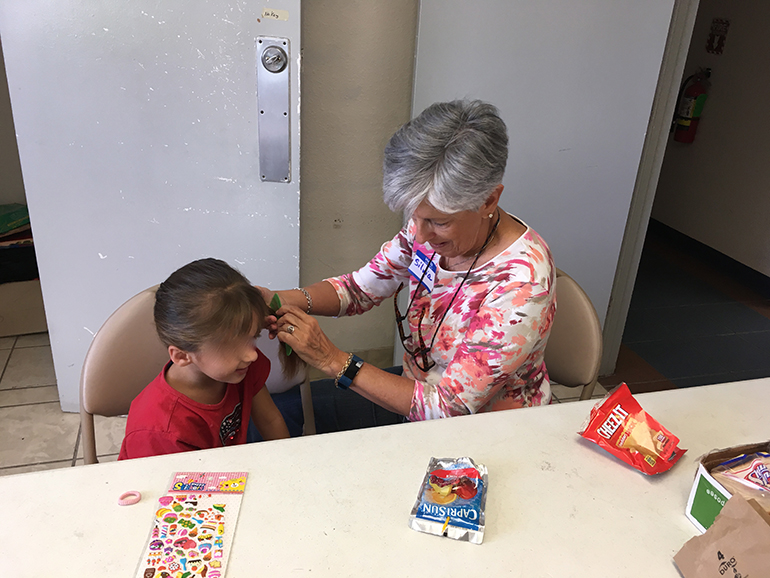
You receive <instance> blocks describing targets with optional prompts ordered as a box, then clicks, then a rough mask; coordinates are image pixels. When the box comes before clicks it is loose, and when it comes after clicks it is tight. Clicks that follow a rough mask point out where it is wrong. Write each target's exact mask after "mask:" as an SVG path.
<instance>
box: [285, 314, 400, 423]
mask: <svg viewBox="0 0 770 578" xmlns="http://www.w3.org/2000/svg"><path fill="white" fill-rule="evenodd" d="M278 315H279V319H278V322H277V329H278V339H280V340H281V341H282V342H284V343H288V344H289V345H291V347H292V349H293V350H294V351H296V352H297V353H298V354H299V356H300V357H301V358H302V359H303V360H304V361H305V362H306V363H308V364H309V365H312V366H313V367H315V368H316V369H318V370H320V371H322V372H324V373H325V374H326V375H328V376H329V377H332V378H336V377H337V375H338V374H339V373H340V371H342V368H343V367H344V366H345V363H346V362H347V360H348V357H349V355H350V354H349V353H347V352H345V351H342V350H341V349H339V348H338V347H337V346H336V345H334V344H333V343H332V342H331V340H329V338H328V337H327V336H326V334H325V333H324V332H323V331H322V330H321V328H320V327H319V325H318V321H317V320H315V319H313V318H312V317H311V316H309V315H307V314H306V313H305V312H304V311H302V310H301V309H300V308H299V307H294V306H292V305H288V306H284V307H281V309H279V310H278ZM290 327H293V329H290ZM351 389H352V390H353V391H355V392H357V393H359V394H360V395H362V396H363V397H365V398H366V399H368V400H370V401H373V402H374V403H376V404H377V405H380V406H382V407H384V408H385V409H387V410H389V411H392V412H394V413H398V414H401V415H408V414H409V409H410V406H411V403H412V393H413V392H414V381H413V380H411V379H408V378H406V377H401V376H398V375H393V374H392V373H388V372H387V371H383V370H381V369H379V368H377V367H374V366H373V365H369V364H368V363H365V364H364V365H363V367H362V368H361V369H360V371H359V372H358V375H356V377H355V379H354V380H353V385H352V386H351Z"/></svg>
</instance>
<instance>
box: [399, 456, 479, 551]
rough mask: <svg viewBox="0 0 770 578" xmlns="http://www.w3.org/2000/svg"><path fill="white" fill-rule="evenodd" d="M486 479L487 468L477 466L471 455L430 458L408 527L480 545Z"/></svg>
mask: <svg viewBox="0 0 770 578" xmlns="http://www.w3.org/2000/svg"><path fill="white" fill-rule="evenodd" d="M487 481H488V477H487V468H486V467H484V466H483V465H482V464H478V465H476V464H475V463H474V462H473V460H472V459H471V458H467V457H464V458H441V459H439V458H431V459H430V462H428V468H427V470H426V471H425V477H424V478H423V480H422V486H421V487H420V492H419V494H418V495H417V501H416V502H415V503H414V507H413V508H412V513H411V515H410V516H409V527H410V528H412V529H413V530H417V531H418V532H426V533H428V534H435V535H437V536H444V537H446V538H452V539H454V540H463V541H466V542H472V543H473V544H481V542H482V540H483V539H484V508H485V506H486V502H487Z"/></svg>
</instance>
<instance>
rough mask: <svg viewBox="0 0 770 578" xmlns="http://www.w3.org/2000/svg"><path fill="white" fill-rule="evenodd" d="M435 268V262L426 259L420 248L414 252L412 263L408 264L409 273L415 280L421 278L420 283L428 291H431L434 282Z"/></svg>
mask: <svg viewBox="0 0 770 578" xmlns="http://www.w3.org/2000/svg"><path fill="white" fill-rule="evenodd" d="M426 268H427V271H426ZM436 270H437V267H436V264H435V263H434V262H433V261H431V260H430V259H428V257H426V256H425V254H424V253H423V252H422V251H420V250H418V251H417V252H416V253H415V255H414V259H413V260H412V264H411V265H409V273H410V274H411V275H412V277H414V278H415V279H417V281H420V279H422V284H423V286H424V287H425V288H426V289H427V290H428V293H430V292H431V291H433V284H434V283H435V282H436Z"/></svg>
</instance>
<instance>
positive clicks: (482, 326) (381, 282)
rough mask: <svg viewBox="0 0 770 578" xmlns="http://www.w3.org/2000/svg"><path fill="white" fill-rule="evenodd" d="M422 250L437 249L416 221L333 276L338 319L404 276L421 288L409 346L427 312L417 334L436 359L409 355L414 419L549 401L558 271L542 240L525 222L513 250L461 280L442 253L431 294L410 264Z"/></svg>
mask: <svg viewBox="0 0 770 578" xmlns="http://www.w3.org/2000/svg"><path fill="white" fill-rule="evenodd" d="M525 226H526V225H525ZM418 250H419V251H421V252H422V253H423V254H424V255H426V256H428V257H430V256H431V255H432V254H433V250H432V249H431V247H430V245H429V244H426V245H422V244H420V243H418V242H416V240H415V225H414V222H413V221H411V220H410V221H409V223H408V224H407V225H406V227H404V228H403V229H402V230H401V231H400V232H399V233H398V234H397V235H396V236H395V237H394V238H393V239H392V240H391V241H388V242H387V243H385V244H384V245H383V246H382V248H381V249H380V251H379V253H377V255H376V256H375V257H374V258H373V259H372V260H371V261H370V262H369V263H367V264H366V265H365V266H364V267H362V268H361V269H359V270H358V271H355V272H353V273H349V274H347V275H342V276H340V277H335V278H331V279H327V281H328V282H330V283H331V284H332V285H333V286H334V288H335V290H336V291H337V295H338V296H339V299H340V312H339V315H340V316H342V315H357V314H360V313H363V312H365V311H368V310H369V309H371V308H372V307H374V306H375V305H379V304H380V303H382V301H384V300H385V299H387V298H389V297H392V296H393V294H394V293H395V292H396V290H397V289H398V286H399V285H400V284H401V283H402V282H403V283H404V284H405V289H406V284H407V283H408V287H409V297H410V299H411V297H412V296H413V295H414V292H415V291H418V293H417V295H416V296H415V298H414V302H413V303H412V306H411V308H410V309H409V312H408V313H407V322H408V325H409V329H410V330H411V333H412V337H411V338H410V341H413V343H411V344H409V348H410V349H415V348H416V345H417V343H418V342H419V340H418V337H417V335H418V334H417V331H418V328H417V323H418V320H419V319H420V314H421V312H422V311H423V310H425V313H424V317H423V319H422V324H421V326H420V331H421V332H422V336H423V339H424V340H425V343H426V344H430V342H431V340H433V346H432V347H431V350H430V352H429V354H428V356H429V357H430V358H431V359H432V360H433V361H434V362H435V365H434V366H433V367H432V368H431V369H430V370H429V371H427V372H425V371H422V370H421V369H420V368H419V367H417V365H416V364H415V362H414V360H413V359H412V356H411V355H409V354H408V353H407V354H405V355H404V376H406V377H409V378H410V379H414V381H415V387H414V393H413V395H412V403H411V410H410V413H409V416H408V417H409V419H410V420H411V421H417V420H424V419H434V418H442V417H450V416H455V415H465V414H472V413H478V412H484V411H496V410H502V409H512V408H518V407H526V406H533V405H543V404H547V403H550V399H551V389H550V384H549V381H548V373H547V371H546V368H545V363H544V361H543V356H544V353H545V344H546V341H547V339H548V334H549V332H550V329H551V322H552V320H553V316H554V313H555V311H556V299H555V294H554V292H553V291H552V289H553V287H554V282H555V269H554V266H553V259H552V257H551V252H550V250H549V249H548V246H547V245H546V244H545V241H543V239H542V238H541V237H540V236H539V235H538V234H537V233H536V232H535V231H533V230H532V229H531V228H529V227H527V230H526V232H525V233H524V234H522V235H521V237H519V238H518V239H517V240H516V241H514V242H513V243H512V244H511V245H510V246H509V247H508V248H506V249H505V250H503V251H502V252H501V253H500V254H498V255H496V256H495V257H493V258H492V259H490V260H489V261H487V262H486V263H482V264H479V265H477V266H476V267H475V268H474V269H473V270H472V271H470V274H469V275H468V278H467V280H466V281H465V283H463V284H462V287H460V284H461V283H462V280H463V277H464V276H465V271H447V270H445V269H443V268H442V267H441V265H440V263H439V261H440V259H439V256H438V254H436V255H434V257H433V262H434V263H435V264H436V266H437V271H436V278H435V284H434V287H433V291H432V292H428V291H427V289H426V288H425V287H423V286H422V285H420V287H419V288H418V285H419V279H417V278H415V277H414V276H412V275H410V273H409V271H408V268H409V265H410V264H411V263H412V260H413V258H414V255H415V253H416V251H418ZM458 287H460V289H459V292H458V294H457V297H456V298H454V301H452V297H453V296H454V294H455V292H456V291H457V289H458ZM450 303H451V305H450ZM447 307H451V309H450V310H449V311H447ZM445 312H446V316H445V317H444V321H443V323H440V321H441V318H442V316H443V315H444V313H445ZM439 324H440V326H439ZM437 326H439V327H438V334H436V335H435V336H434V333H435V332H436V328H437Z"/></svg>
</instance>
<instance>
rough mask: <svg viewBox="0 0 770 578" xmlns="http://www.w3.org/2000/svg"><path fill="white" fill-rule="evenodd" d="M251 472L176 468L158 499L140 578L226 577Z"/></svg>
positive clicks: (138, 570) (138, 574)
mask: <svg viewBox="0 0 770 578" xmlns="http://www.w3.org/2000/svg"><path fill="white" fill-rule="evenodd" d="M247 477H248V473H246V472H177V473H176V474H174V476H173V478H172V481H171V487H170V488H169V490H168V493H167V494H166V495H165V496H163V497H161V498H160V499H159V500H158V509H157V510H156V512H155V520H154V522H153V527H152V531H151V533H150V538H149V540H148V544H147V546H146V548H145V550H144V553H143V555H142V558H141V560H140V561H139V567H138V569H137V572H136V577H137V578H197V577H203V578H221V577H222V576H224V575H225V569H226V567H227V560H228V557H229V554H230V545H231V544H232V541H233V533H234V531H235V524H236V522H237V521H238V511H239V510H240V507H241V499H242V497H243V491H244V489H245V488H246V478H247Z"/></svg>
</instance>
